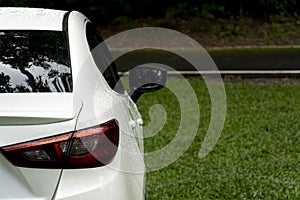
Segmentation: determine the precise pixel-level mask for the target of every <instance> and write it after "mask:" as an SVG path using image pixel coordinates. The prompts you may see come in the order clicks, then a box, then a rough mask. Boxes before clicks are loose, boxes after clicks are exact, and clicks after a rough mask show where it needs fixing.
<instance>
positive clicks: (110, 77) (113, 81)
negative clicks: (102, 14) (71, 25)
mask: <svg viewBox="0 0 300 200" xmlns="http://www.w3.org/2000/svg"><path fill="white" fill-rule="evenodd" d="M86 37H87V41H88V44H89V48H90V51H91V53H92V56H93V59H94V62H95V63H96V65H97V67H98V69H99V70H100V71H101V73H102V74H103V77H104V78H105V80H106V81H107V83H108V85H109V86H110V88H111V89H113V90H115V91H116V92H118V93H121V94H123V93H124V88H123V85H122V83H121V81H120V77H119V75H118V72H117V69H116V65H115V63H114V62H113V63H109V60H111V59H108V58H111V55H110V52H109V50H108V49H107V47H106V46H105V45H101V46H98V45H99V44H101V43H102V42H103V39H102V38H101V36H100V35H99V33H98V32H97V30H96V28H95V27H94V26H93V25H92V24H91V23H87V25H86Z"/></svg>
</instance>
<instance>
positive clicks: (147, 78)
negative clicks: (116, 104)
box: [129, 66, 167, 102]
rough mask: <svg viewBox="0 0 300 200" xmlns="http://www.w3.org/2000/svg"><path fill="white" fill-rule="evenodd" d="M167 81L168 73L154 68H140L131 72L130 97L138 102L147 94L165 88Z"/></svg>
mask: <svg viewBox="0 0 300 200" xmlns="http://www.w3.org/2000/svg"><path fill="white" fill-rule="evenodd" d="M166 81H167V71H166V70H163V69H161V68H156V67H152V66H139V67H135V68H133V69H131V70H130V71H129V87H130V92H129V95H130V97H131V99H132V100H133V101H134V102H136V101H137V100H138V98H139V97H140V96H141V95H142V94H143V93H145V92H152V91H156V90H159V89H161V88H163V87H164V86H165V84H166Z"/></svg>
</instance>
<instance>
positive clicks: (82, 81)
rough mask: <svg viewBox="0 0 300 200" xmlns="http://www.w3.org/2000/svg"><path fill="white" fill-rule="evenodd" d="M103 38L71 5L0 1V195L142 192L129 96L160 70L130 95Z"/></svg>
mask: <svg viewBox="0 0 300 200" xmlns="http://www.w3.org/2000/svg"><path fill="white" fill-rule="evenodd" d="M101 42H102V40H101V37H99V35H98V34H97V32H96V29H95V28H94V26H93V24H92V23H91V22H90V21H89V20H88V19H87V18H86V17H85V16H84V15H82V14H81V13H79V12H76V11H73V12H67V11H58V10H49V9H36V8H0V102H1V103H0V149H1V151H0V177H1V182H0V199H26V200H37V199H39V200H41V199H57V200H58V199H70V200H76V199H84V200H89V199H91V200H94V199H104V200H109V199H117V200H126V199H128V200H134V199H144V196H145V193H144V189H145V188H144V187H145V186H144V185H145V165H144V160H143V139H142V127H141V126H142V119H141V116H140V114H139V112H138V110H137V107H136V105H135V101H136V100H137V99H138V97H139V96H140V95H141V94H142V93H143V92H147V91H154V90H157V89H159V88H161V86H162V85H163V84H164V83H163V81H162V82H161V84H156V83H154V84H153V83H152V84H148V85H147V84H146V85H144V84H143V83H142V84H141V82H143V81H145V80H146V79H149V77H154V78H155V77H156V78H158V79H160V78H161V77H162V75H161V74H162V72H161V71H160V69H155V68H153V69H152V68H137V69H136V70H134V71H133V72H130V74H131V75H129V79H130V81H129V82H130V84H131V91H130V92H129V93H130V96H129V95H128V94H127V92H126V91H125V90H124V89H123V86H122V84H121V82H120V81H119V77H118V73H117V71H116V67H115V65H114V63H109V62H108V61H109V60H110V59H111V58H110V57H109V56H110V54H109V52H108V50H107V48H106V46H105V45H99V44H100V43H101ZM98 47H99V48H98ZM94 49H95V50H94ZM91 52H93V53H91ZM105 68H106V69H105ZM163 74H164V73H163ZM164 76H165V75H164ZM163 79H165V78H162V80H163ZM147 81H149V80H147ZM142 85H144V86H142ZM140 86H141V87H140Z"/></svg>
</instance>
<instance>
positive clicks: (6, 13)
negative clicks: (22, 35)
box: [0, 7, 67, 31]
mask: <svg viewBox="0 0 300 200" xmlns="http://www.w3.org/2000/svg"><path fill="white" fill-rule="evenodd" d="M66 13H67V11H62V10H52V9H43V8H21V7H1V8H0V30H53V31H62V30H63V21H64V16H65V15H66Z"/></svg>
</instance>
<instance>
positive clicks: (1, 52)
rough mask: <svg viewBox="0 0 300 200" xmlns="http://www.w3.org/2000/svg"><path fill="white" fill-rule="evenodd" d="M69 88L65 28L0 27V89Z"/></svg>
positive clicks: (70, 77)
mask: <svg viewBox="0 0 300 200" xmlns="http://www.w3.org/2000/svg"><path fill="white" fill-rule="evenodd" d="M27 92H72V74H71V64H70V56H69V45H68V40H67V36H66V33H65V32H62V31H34V30H30V31H29V30H28V31H25V30H14V31H12V30H0V93H27Z"/></svg>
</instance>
